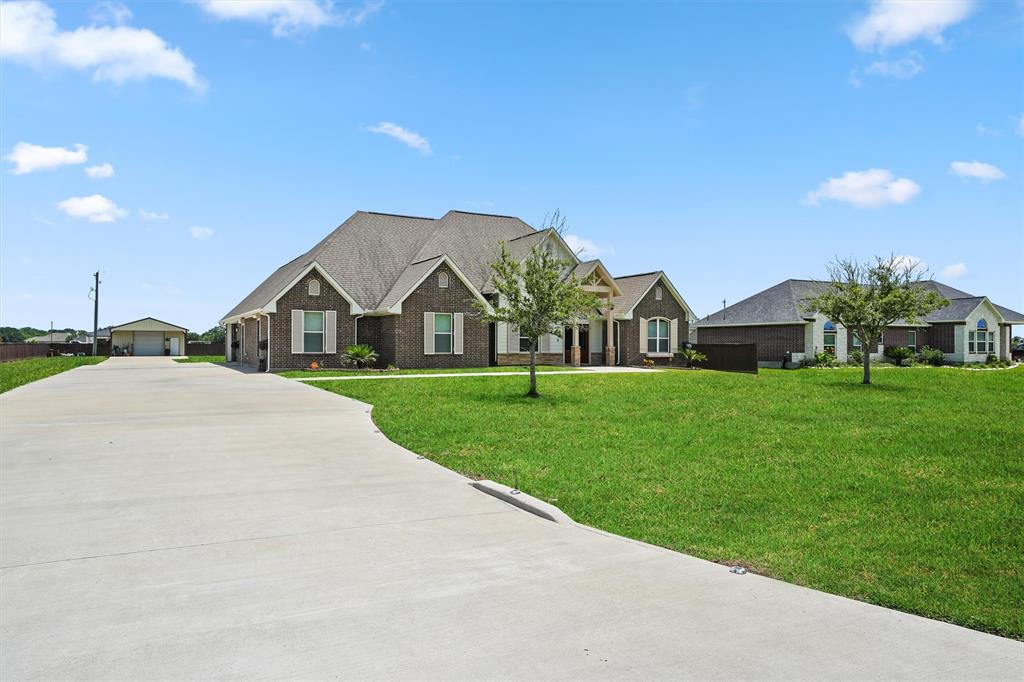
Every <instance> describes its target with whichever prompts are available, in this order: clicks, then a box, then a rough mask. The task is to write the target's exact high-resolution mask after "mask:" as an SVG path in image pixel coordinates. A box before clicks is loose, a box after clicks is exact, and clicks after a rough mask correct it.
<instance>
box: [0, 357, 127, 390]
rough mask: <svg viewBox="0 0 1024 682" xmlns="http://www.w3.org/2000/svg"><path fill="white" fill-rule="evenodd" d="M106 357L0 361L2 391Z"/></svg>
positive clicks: (0, 387)
mask: <svg viewBox="0 0 1024 682" xmlns="http://www.w3.org/2000/svg"><path fill="white" fill-rule="evenodd" d="M106 359H107V358H106V357H96V358H94V357H81V356H75V357H56V358H30V359H28V360H14V361H13V362H0V393H4V392H6V391H9V390H11V389H12V388H17V387H18V386H24V385H25V384H30V383H32V382H33V381H38V380H39V379H45V378H46V377H50V376H53V375H54V374H60V373H61V372H66V371H68V370H69V369H74V368H75V367H81V366H82V365H95V364H98V363H100V362H103V361H104V360H106Z"/></svg>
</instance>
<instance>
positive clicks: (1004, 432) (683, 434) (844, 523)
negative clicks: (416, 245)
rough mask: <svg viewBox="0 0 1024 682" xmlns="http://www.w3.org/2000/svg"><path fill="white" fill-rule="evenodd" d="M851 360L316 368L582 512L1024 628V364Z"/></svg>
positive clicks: (833, 588)
mask: <svg viewBox="0 0 1024 682" xmlns="http://www.w3.org/2000/svg"><path fill="white" fill-rule="evenodd" d="M858 371H859V370H857V369H837V370H801V371H781V370H776V371H773V370H767V371H762V372H761V373H760V374H758V375H734V374H722V373H718V372H660V373H651V374H642V375H635V374H617V375H614V374H604V375H573V376H563V377H559V379H558V380H557V381H554V380H552V381H548V382H547V383H546V386H547V390H546V391H545V393H544V396H543V397H542V398H540V399H535V400H529V399H526V398H524V397H523V396H522V392H523V391H522V389H523V386H522V384H521V382H520V381H519V380H517V379H512V378H501V377H475V378H467V379H463V380H460V381H457V382H454V381H349V382H320V383H317V384H316V385H317V386H318V387H320V388H323V389H327V390H330V391H334V392H337V393H341V394H343V395H347V396H351V397H353V398H356V399H358V400H362V401H365V402H368V403H372V404H373V405H374V406H375V407H374V412H373V415H374V419H375V420H376V422H377V424H378V425H379V426H380V428H381V429H382V430H383V431H384V433H386V434H387V435H388V437H389V438H391V439H393V440H395V441H397V442H398V443H401V444H402V445H404V446H406V447H408V448H409V449H411V450H413V451H415V452H419V453H422V454H424V455H426V456H428V457H429V458H430V459H433V460H435V461H437V462H439V463H441V464H443V465H445V466H447V467H450V468H452V469H455V470H457V471H460V472H462V473H464V474H467V475H469V476H473V477H483V478H490V479H493V480H496V481H499V482H501V483H505V484H508V485H516V486H518V487H519V488H521V489H523V490H524V491H526V492H528V493H529V494H531V495H534V496H536V497H539V498H541V499H544V500H548V501H552V502H554V503H555V504H556V505H558V506H559V507H560V508H562V509H563V510H565V511H566V512H567V513H568V514H569V515H570V516H572V517H573V518H574V519H576V520H577V521H579V522H581V523H584V524H588V525H592V526H596V527H599V528H603V529H605V530H609V531H611V532H613V533H618V534H621V535H625V536H627V537H631V538H636V539H639V540H644V541H646V542H651V543H654V544H657V545H662V546H665V547H670V548H672V549H676V550H679V551H681V552H686V553H688V554H693V555H696V556H699V557H703V558H706V559H710V560H712V561H719V562H725V563H732V562H736V563H741V564H743V565H745V566H747V567H749V568H751V569H752V570H754V571H756V572H759V573H763V574H766V575H771V576H774V577H777V578H780V579H782V580H786V581H789V582H793V583H798V584H801V585H806V586H808V587H813V588H816V589H821V590H825V591H827V592H832V593H835V594H841V595H846V596H848V597H852V598H854V599H860V600H864V601H868V602H872V603H875V604H880V605H883V606H889V607H892V608H897V609H902V610H904V611H909V612H912V613H917V614H921V615H924V616H928V617H932V618H938V619H942V620H947V621H951V622H955V623H959V624H961V625H965V626H967V627H972V628H976V629H980V630H986V631H990V632H995V633H998V634H1002V635H1005V636H1010V637H1016V638H1019V639H1024V609H1021V608H1020V605H1021V604H1022V603H1024V565H1022V563H1021V561H1020V558H1021V556H1024V533H1022V532H1021V529H1022V528H1024V485H1022V483H1021V482H1022V481H1024V420H1022V418H1021V414H1020V405H1021V404H1024V368H1018V369H1016V370H1008V371H992V372H969V371H962V370H957V369H948V368H921V369H896V368H893V369H889V370H886V371H884V372H880V373H879V374H878V375H877V377H876V382H875V384H874V385H872V386H864V385H862V384H859V383H858V376H857V374H858ZM496 424H500V425H501V426H500V428H495V425H496Z"/></svg>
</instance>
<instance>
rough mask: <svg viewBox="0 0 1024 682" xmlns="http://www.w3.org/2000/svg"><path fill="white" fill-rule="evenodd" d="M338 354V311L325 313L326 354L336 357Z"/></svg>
mask: <svg viewBox="0 0 1024 682" xmlns="http://www.w3.org/2000/svg"><path fill="white" fill-rule="evenodd" d="M337 352H338V311H337V310H328V311H325V312H324V353H327V354H328V355H334V354H335V353H337Z"/></svg>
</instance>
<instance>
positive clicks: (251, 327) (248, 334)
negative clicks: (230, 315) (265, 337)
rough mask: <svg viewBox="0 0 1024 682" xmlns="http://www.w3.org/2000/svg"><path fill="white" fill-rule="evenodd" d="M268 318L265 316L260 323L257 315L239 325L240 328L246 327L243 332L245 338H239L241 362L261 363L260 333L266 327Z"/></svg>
mask: <svg viewBox="0 0 1024 682" xmlns="http://www.w3.org/2000/svg"><path fill="white" fill-rule="evenodd" d="M266 325H267V321H266V318H263V323H262V324H259V323H258V322H257V320H256V318H255V317H250V318H248V319H245V320H242V322H241V324H240V325H239V330H240V331H241V329H242V328H243V327H244V328H245V331H244V333H243V337H244V338H240V339H239V344H238V350H239V354H240V355H241V357H240V358H239V362H241V364H243V365H250V366H252V367H256V366H258V365H259V336H258V335H259V334H260V333H265V332H262V328H263V327H266Z"/></svg>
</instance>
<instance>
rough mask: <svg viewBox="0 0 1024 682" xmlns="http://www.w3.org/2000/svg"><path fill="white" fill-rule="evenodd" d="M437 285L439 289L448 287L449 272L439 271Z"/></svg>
mask: <svg viewBox="0 0 1024 682" xmlns="http://www.w3.org/2000/svg"><path fill="white" fill-rule="evenodd" d="M437 287H438V288H439V289H447V288H448V273H447V272H439V273H437Z"/></svg>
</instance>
